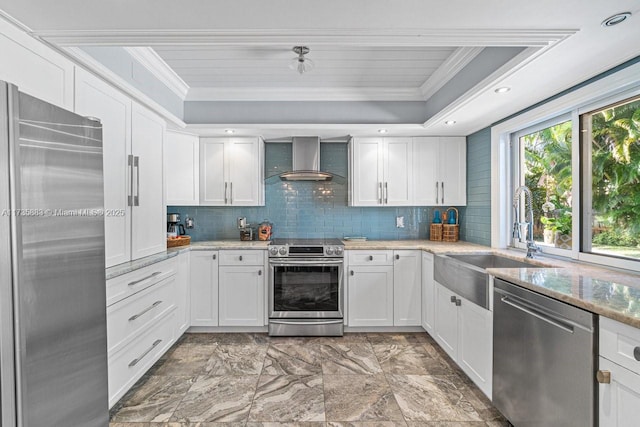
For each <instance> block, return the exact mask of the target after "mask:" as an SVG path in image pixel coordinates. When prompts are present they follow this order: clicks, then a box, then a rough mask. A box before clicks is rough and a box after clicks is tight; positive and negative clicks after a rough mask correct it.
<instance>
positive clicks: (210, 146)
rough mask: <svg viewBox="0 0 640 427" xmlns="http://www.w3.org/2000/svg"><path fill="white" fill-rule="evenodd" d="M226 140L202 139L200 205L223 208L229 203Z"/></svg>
mask: <svg viewBox="0 0 640 427" xmlns="http://www.w3.org/2000/svg"><path fill="white" fill-rule="evenodd" d="M226 156H227V151H226V150H225V139H224V138H201V139H200V204H201V205H210V206H221V205H225V204H227V202H228V199H227V197H228V196H227V191H228V186H229V182H228V178H227V176H226V173H225V166H226V164H227V163H228V161H227V159H226Z"/></svg>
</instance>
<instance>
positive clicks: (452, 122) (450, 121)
mask: <svg viewBox="0 0 640 427" xmlns="http://www.w3.org/2000/svg"><path fill="white" fill-rule="evenodd" d="M444 124H445V125H448V126H451V125H455V124H456V121H455V120H447V121H446V122H444Z"/></svg>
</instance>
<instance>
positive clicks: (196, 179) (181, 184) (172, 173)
mask: <svg viewBox="0 0 640 427" xmlns="http://www.w3.org/2000/svg"><path fill="white" fill-rule="evenodd" d="M164 152H165V165H164V170H165V199H166V202H167V205H173V206H175V205H177V206H191V205H197V204H198V203H199V197H200V190H199V188H200V175H199V170H200V167H199V158H200V138H199V137H198V136H197V135H191V134H188V133H182V132H176V131H171V130H167V133H166V141H165V149H164Z"/></svg>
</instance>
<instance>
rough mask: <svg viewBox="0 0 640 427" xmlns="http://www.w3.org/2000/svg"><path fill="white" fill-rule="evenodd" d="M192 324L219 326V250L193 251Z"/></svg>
mask: <svg viewBox="0 0 640 427" xmlns="http://www.w3.org/2000/svg"><path fill="white" fill-rule="evenodd" d="M190 255H191V260H190V263H191V283H190V290H191V326H218V251H191V254H190Z"/></svg>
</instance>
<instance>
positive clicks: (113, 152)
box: [75, 68, 131, 267]
mask: <svg viewBox="0 0 640 427" xmlns="http://www.w3.org/2000/svg"><path fill="white" fill-rule="evenodd" d="M75 104H76V109H75V111H76V113H77V114H80V115H83V116H93V117H97V118H99V119H100V121H101V122H102V153H103V157H102V163H103V169H104V207H105V209H109V210H111V211H113V212H118V213H122V215H109V216H105V218H104V228H105V233H104V236H105V242H104V243H105V258H106V267H111V266H113V265H116V264H121V263H123V262H127V261H130V260H131V211H130V209H131V208H130V207H129V206H128V198H129V195H130V191H131V189H130V178H131V177H130V170H129V166H128V163H127V161H128V155H129V154H130V153H131V100H130V99H129V98H128V97H126V96H125V95H123V94H122V93H120V92H118V91H117V90H115V89H114V88H112V87H111V86H109V85H108V84H106V83H105V82H103V81H102V80H100V79H98V78H97V77H95V76H93V75H92V74H90V73H88V72H86V71H84V70H83V69H81V68H78V70H77V71H76V102H75Z"/></svg>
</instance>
